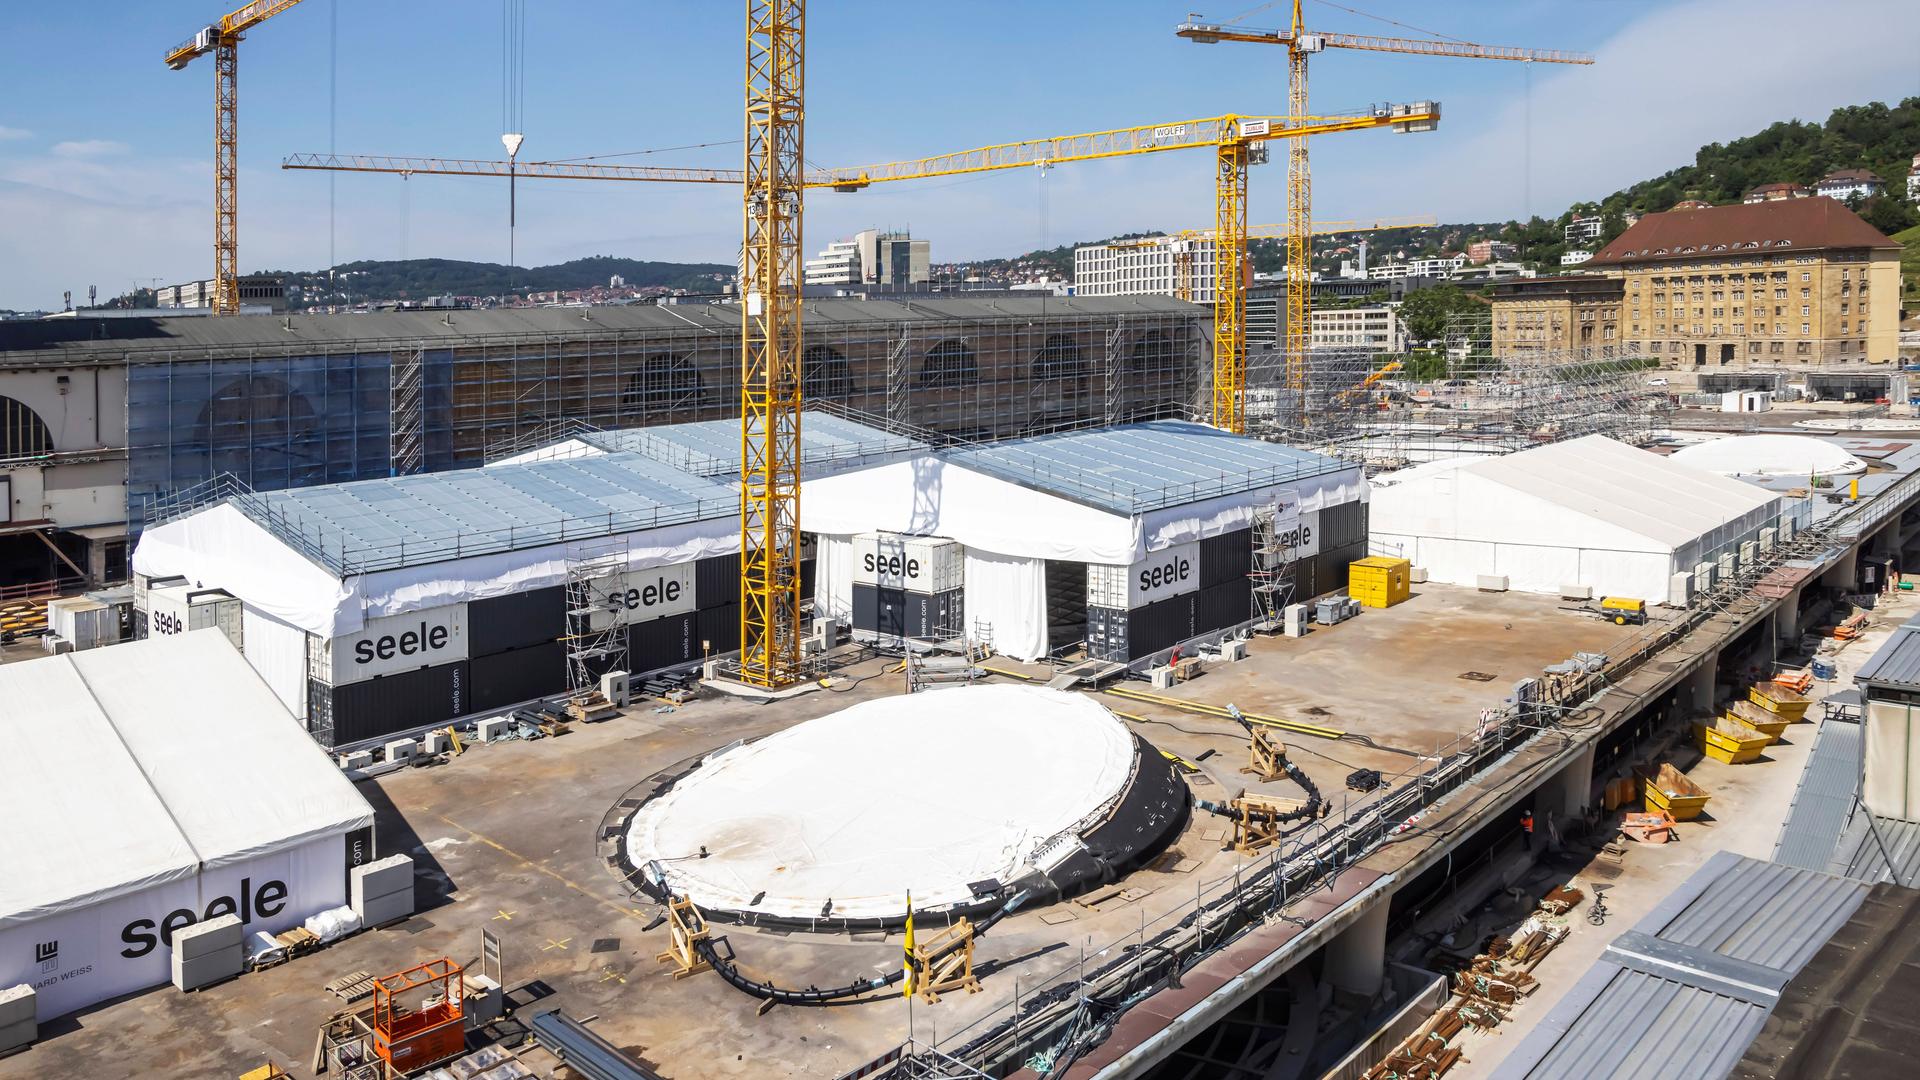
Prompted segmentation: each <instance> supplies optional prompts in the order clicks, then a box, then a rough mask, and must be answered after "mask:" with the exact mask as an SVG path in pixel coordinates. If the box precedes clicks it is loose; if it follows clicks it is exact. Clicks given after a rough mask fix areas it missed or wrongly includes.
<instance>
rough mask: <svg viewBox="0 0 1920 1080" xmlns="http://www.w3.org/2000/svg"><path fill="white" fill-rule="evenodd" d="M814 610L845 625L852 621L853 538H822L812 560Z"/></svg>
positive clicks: (817, 613) (815, 612)
mask: <svg viewBox="0 0 1920 1080" xmlns="http://www.w3.org/2000/svg"><path fill="white" fill-rule="evenodd" d="M813 610H814V614H816V615H819V616H821V617H823V618H828V619H837V620H839V621H840V624H841V625H842V626H846V625H851V623H852V620H853V537H851V536H822V537H820V538H819V551H818V553H817V554H816V555H815V556H814V560H813Z"/></svg>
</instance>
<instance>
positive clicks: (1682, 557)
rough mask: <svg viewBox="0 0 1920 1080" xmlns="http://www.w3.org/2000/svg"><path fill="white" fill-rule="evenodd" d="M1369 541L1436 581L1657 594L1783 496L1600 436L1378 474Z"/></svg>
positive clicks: (1761, 518) (1757, 523) (1748, 528)
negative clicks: (1490, 580) (1492, 579)
mask: <svg viewBox="0 0 1920 1080" xmlns="http://www.w3.org/2000/svg"><path fill="white" fill-rule="evenodd" d="M1373 484H1374V491H1373V510H1372V523H1371V533H1370V538H1369V543H1370V547H1371V549H1372V550H1373V551H1374V552H1375V553H1379V554H1389V555H1399V556H1401V557H1403V558H1407V559H1410V560H1412V561H1413V564H1414V565H1415V566H1417V567H1420V568H1423V569H1425V570H1426V571H1427V574H1428V576H1429V578H1430V579H1431V580H1433V581H1438V582H1446V583H1450V584H1456V585H1472V584H1474V583H1475V582H1476V580H1477V579H1478V578H1479V577H1481V576H1483V575H1486V576H1504V577H1506V578H1507V579H1508V585H1509V587H1510V588H1514V589H1519V590H1523V591H1527V592H1555V591H1558V590H1559V589H1560V588H1561V587H1562V586H1565V585H1586V586H1590V587H1591V588H1592V589H1593V590H1594V592H1595V593H1596V594H1597V595H1602V596H1632V597H1640V598H1643V599H1648V600H1663V599H1665V598H1666V596H1667V595H1668V585H1669V582H1670V580H1671V578H1672V575H1674V574H1675V573H1681V572H1686V571H1691V570H1692V569H1693V568H1694V565H1695V564H1696V563H1699V562H1701V561H1704V560H1708V559H1712V558H1715V557H1716V556H1718V555H1719V554H1720V553H1721V552H1722V551H1724V550H1728V549H1729V548H1730V547H1732V546H1735V545H1738V544H1739V543H1740V542H1741V541H1744V540H1749V539H1753V538H1754V537H1755V536H1757V535H1758V533H1759V531H1760V530H1761V529H1762V528H1765V527H1768V526H1772V525H1775V524H1777V521H1778V518H1779V516H1780V513H1781V506H1780V499H1779V496H1777V495H1774V494H1772V493H1770V492H1767V491H1765V490H1762V489H1761V488H1758V487H1755V486H1753V485H1751V484H1747V483H1744V482H1742V481H1739V480H1732V479H1728V478H1727V477H1724V476H1718V475H1715V474H1713V473H1709V472H1705V471H1702V470H1699V469H1694V468H1690V467H1688V466H1686V465H1682V464H1678V463H1676V462H1674V461H1672V460H1671V459H1668V458H1664V457H1661V456H1659V455H1657V454H1651V453H1648V452H1647V451H1644V450H1639V449H1636V448H1634V447H1631V446H1628V445H1626V444H1624V443H1620V442H1616V441H1614V440H1612V439H1608V438H1606V437H1604V436H1600V435H1590V436H1587V437H1586V438H1581V439H1573V440H1570V441H1568V442H1562V443H1555V444H1552V445H1549V446H1541V447H1536V448H1534V449H1531V450H1523V451H1521V452H1519V453H1515V454H1508V455H1506V456H1503V457H1496V458H1469V459H1454V460H1449V461H1439V462H1432V463H1430V464H1427V465H1421V466H1417V467H1415V468H1412V469H1407V470H1405V471H1403V472H1399V473H1389V474H1386V475H1384V476H1381V477H1377V478H1375V479H1374V481H1373Z"/></svg>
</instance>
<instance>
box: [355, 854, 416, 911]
mask: <svg viewBox="0 0 1920 1080" xmlns="http://www.w3.org/2000/svg"><path fill="white" fill-rule="evenodd" d="M403 890H404V891H405V892H406V893H407V894H408V895H409V897H411V895H412V892H413V860H412V859H411V858H409V857H408V856H405V855H389V856H387V857H386V858H384V859H375V860H374V861H373V862H370V863H367V864H366V865H364V866H356V867H354V868H353V869H352V870H351V871H350V872H348V874H347V903H348V905H349V906H351V907H352V908H353V909H354V910H355V911H359V910H360V907H361V903H362V902H363V901H364V900H366V899H369V898H372V897H377V896H391V895H393V894H395V893H398V892H401V891H403ZM363 914H364V913H363Z"/></svg>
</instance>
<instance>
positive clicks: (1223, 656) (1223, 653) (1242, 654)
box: [1220, 638, 1247, 664]
mask: <svg viewBox="0 0 1920 1080" xmlns="http://www.w3.org/2000/svg"><path fill="white" fill-rule="evenodd" d="M1246 658H1247V643H1246V642H1244V641H1242V640H1240V639H1239V638H1228V639H1227V640H1225V641H1222V642H1221V643H1220V660H1221V662H1222V663H1228V664H1231V663H1234V662H1235V661H1238V660H1245V659H1246Z"/></svg>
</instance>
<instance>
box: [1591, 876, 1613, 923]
mask: <svg viewBox="0 0 1920 1080" xmlns="http://www.w3.org/2000/svg"><path fill="white" fill-rule="evenodd" d="M1607 887H1608V886H1605V885H1595V886H1594V887H1593V903H1591V904H1589V905H1587V921H1588V922H1590V923H1592V924H1593V925H1595V926H1604V925H1606V922H1607V898H1606V897H1605V896H1602V895H1601V891H1602V890H1604V889H1606V888H1607Z"/></svg>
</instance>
